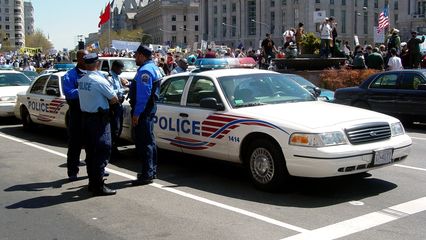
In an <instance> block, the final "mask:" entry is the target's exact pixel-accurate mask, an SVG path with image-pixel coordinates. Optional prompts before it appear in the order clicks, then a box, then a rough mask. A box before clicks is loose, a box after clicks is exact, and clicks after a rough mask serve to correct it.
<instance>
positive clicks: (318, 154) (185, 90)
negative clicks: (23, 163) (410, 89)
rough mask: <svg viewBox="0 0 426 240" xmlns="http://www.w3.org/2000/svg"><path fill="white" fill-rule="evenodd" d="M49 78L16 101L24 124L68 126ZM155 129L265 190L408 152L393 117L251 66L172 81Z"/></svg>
mask: <svg viewBox="0 0 426 240" xmlns="http://www.w3.org/2000/svg"><path fill="white" fill-rule="evenodd" d="M55 74H56V75H55ZM55 74H53V75H52V76H58V75H57V74H58V73H55ZM52 76H50V77H48V79H46V80H40V78H39V79H37V80H36V81H35V82H34V83H33V85H32V86H31V87H30V89H29V90H28V92H27V94H26V95H22V96H19V97H18V103H17V109H16V114H18V116H19V114H21V115H20V116H21V117H22V118H24V126H25V125H29V124H31V123H32V122H36V121H37V122H38V123H42V124H47V125H56V126H62V127H65V117H66V111H67V106H66V103H65V100H64V98H63V96H62V94H60V93H59V94H58V89H59V91H60V92H61V88H60V85H58V84H57V80H58V79H59V78H52ZM58 77H60V76H58ZM27 111H28V112H29V114H28V113H27ZM124 114H125V116H124V119H125V120H124V129H123V133H122V137H123V138H126V139H129V140H131V136H132V134H131V132H132V129H131V124H130V106H129V105H128V103H127V102H125V113H124ZM28 116H29V117H30V119H29V120H26V117H28ZM56 122H57V123H58V124H56ZM154 130H155V135H156V139H157V144H158V147H159V148H163V149H168V150H173V151H178V152H184V153H189V154H193V155H198V156H206V157H210V158H215V159H220V160H225V161H230V162H236V163H241V164H244V165H245V166H246V167H247V169H248V172H249V173H250V176H251V178H252V180H253V183H254V184H255V185H256V186H258V187H260V188H262V189H272V188H275V187H277V186H280V185H282V184H285V181H286V179H287V178H286V177H287V176H289V175H292V176H303V177H330V176H339V175H348V174H356V173H361V172H366V171H370V170H372V169H376V168H380V167H383V166H389V165H390V164H393V163H395V162H400V161H402V160H404V159H405V158H406V157H407V156H408V154H409V151H410V147H411V139H410V137H408V135H406V134H405V131H404V128H403V126H402V124H401V123H400V122H399V121H398V119H396V118H393V117H390V116H387V115H384V114H380V113H377V112H373V111H368V110H363V109H359V108H354V107H348V106H343V105H337V104H332V103H326V102H322V101H317V99H316V98H315V97H314V96H313V95H312V94H311V93H310V92H309V91H307V90H306V89H305V88H303V87H302V86H300V85H299V84H297V83H296V82H294V81H293V80H291V79H290V78H288V77H286V76H285V75H282V74H279V73H275V72H271V71H264V70H254V69H225V70H206V71H204V70H195V71H193V72H187V73H181V74H177V75H172V76H170V77H167V78H166V79H164V81H163V83H162V85H161V94H160V99H159V102H158V111H157V115H156V119H155V129H154Z"/></svg>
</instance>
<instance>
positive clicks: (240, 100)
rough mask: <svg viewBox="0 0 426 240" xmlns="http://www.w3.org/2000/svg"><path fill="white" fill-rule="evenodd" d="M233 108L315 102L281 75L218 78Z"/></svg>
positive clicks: (308, 93) (261, 74)
mask: <svg viewBox="0 0 426 240" xmlns="http://www.w3.org/2000/svg"><path fill="white" fill-rule="evenodd" d="M218 81H219V84H220V87H221V88H222V90H223V93H224V95H225V97H226V99H227V101H228V102H229V103H230V105H231V106H232V107H234V108H239V107H250V106H255V105H264V104H277V103H285V102H302V101H315V97H314V96H313V95H312V94H311V93H310V92H309V91H308V90H306V89H305V88H304V87H302V86H301V85H299V84H297V83H296V82H295V81H293V80H291V79H290V78H288V77H285V76H283V75H281V74H265V73H259V74H247V75H236V76H225V77H219V78H218Z"/></svg>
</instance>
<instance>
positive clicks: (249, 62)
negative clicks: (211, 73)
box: [195, 57, 256, 71]
mask: <svg viewBox="0 0 426 240" xmlns="http://www.w3.org/2000/svg"><path fill="white" fill-rule="evenodd" d="M195 66H196V68H197V69H196V71H200V70H214V69H226V68H254V67H255V66H256V61H254V59H253V58H251V57H246V58H198V59H197V61H195Z"/></svg>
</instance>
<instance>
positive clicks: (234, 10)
mask: <svg viewBox="0 0 426 240" xmlns="http://www.w3.org/2000/svg"><path fill="white" fill-rule="evenodd" d="M231 7H232V12H236V11H237V4H236V3H232V5H231Z"/></svg>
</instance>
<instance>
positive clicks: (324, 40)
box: [320, 18, 333, 58]
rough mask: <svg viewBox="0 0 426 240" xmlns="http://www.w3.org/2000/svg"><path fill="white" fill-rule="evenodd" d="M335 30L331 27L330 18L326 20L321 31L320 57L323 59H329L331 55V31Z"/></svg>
mask: <svg viewBox="0 0 426 240" xmlns="http://www.w3.org/2000/svg"><path fill="white" fill-rule="evenodd" d="M332 30H333V29H332V28H331V26H330V20H329V19H328V18H325V21H324V23H323V24H321V27H320V31H321V50H320V56H321V58H328V55H329V54H330V42H331V40H332V37H331V31H332Z"/></svg>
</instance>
